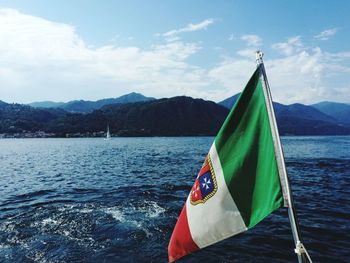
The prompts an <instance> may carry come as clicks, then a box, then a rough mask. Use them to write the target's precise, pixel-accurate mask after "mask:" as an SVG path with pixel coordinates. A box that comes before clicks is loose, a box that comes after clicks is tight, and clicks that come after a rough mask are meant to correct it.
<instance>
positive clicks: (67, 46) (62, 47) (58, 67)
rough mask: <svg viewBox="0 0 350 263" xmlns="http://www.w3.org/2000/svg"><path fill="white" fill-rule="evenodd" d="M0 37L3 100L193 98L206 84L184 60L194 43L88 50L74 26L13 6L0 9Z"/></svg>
mask: <svg viewBox="0 0 350 263" xmlns="http://www.w3.org/2000/svg"><path fill="white" fill-rule="evenodd" d="M192 28H193V29H195V28H199V27H198V26H194V27H192ZM0 39H2V40H6V41H1V42H0V61H1V65H0V85H1V89H0V99H2V100H5V101H10V102H11V101H17V102H30V101H34V100H46V99H50V100H63V101H65V100H70V99H78V98H84V99H99V98H103V97H115V96H118V95H123V94H125V93H126V92H131V91H139V92H144V93H145V94H146V95H150V96H158V97H166V96H174V95H183V94H187V95H193V96H196V94H197V92H198V91H200V90H201V87H202V86H205V85H207V83H206V82H205V81H203V79H205V74H204V72H203V70H202V69H200V68H198V67H196V66H193V65H190V64H188V63H186V61H185V60H186V59H187V58H188V57H189V56H191V55H193V54H194V53H196V52H198V50H200V48H201V47H200V46H199V45H198V44H194V43H183V42H180V41H176V42H171V43H165V44H161V45H154V46H152V47H151V48H149V49H148V50H146V49H140V48H138V47H133V46H130V47H118V46H115V45H108V46H102V47H98V48H92V47H89V46H88V45H87V44H86V43H85V42H84V41H83V40H82V39H81V37H80V36H78V35H77V33H76V31H75V28H74V27H73V26H70V25H67V24H60V23H54V22H51V21H48V20H45V19H42V18H39V17H35V16H30V15H26V14H23V13H20V12H18V11H16V10H13V9H0Z"/></svg>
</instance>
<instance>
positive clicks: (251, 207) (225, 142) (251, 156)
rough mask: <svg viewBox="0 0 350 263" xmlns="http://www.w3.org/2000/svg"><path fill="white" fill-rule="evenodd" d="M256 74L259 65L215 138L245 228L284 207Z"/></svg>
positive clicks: (227, 180)
mask: <svg viewBox="0 0 350 263" xmlns="http://www.w3.org/2000/svg"><path fill="white" fill-rule="evenodd" d="M259 76H260V71H259V68H258V69H257V70H256V71H255V73H254V74H253V76H252V77H251V79H250V80H249V82H248V84H247V86H246V87H245V89H244V91H243V92H242V94H241V96H240V97H239V99H238V101H237V103H236V105H235V107H234V108H233V109H232V110H231V112H230V114H229V115H228V117H227V119H226V120H225V122H224V124H223V126H222V127H221V129H220V131H219V133H218V135H217V137H216V139H215V146H216V149H217V152H218V155H219V159H220V163H221V166H222V168H223V172H224V177H225V182H226V184H227V186H228V189H229V191H230V193H231V195H232V198H233V200H234V201H235V203H236V205H237V208H238V209H239V211H240V213H241V215H242V217H243V220H244V222H245V224H246V226H247V227H248V228H251V227H253V226H254V225H256V224H257V223H258V222H260V221H261V220H262V219H263V218H265V217H266V216H267V215H269V214H270V213H271V212H273V211H274V210H276V209H277V208H279V207H282V206H283V196H282V190H281V185H280V181H279V175H278V168H277V162H276V157H275V151H274V145H273V139H272V135H271V128H270V123H269V117H268V113H267V108H266V104H265V97H264V92H263V86H262V82H261V80H260V78H259Z"/></svg>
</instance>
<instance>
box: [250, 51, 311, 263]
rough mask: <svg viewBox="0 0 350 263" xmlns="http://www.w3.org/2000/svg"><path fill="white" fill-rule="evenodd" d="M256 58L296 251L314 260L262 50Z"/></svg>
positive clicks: (304, 259) (300, 258) (302, 257)
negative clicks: (290, 177)
mask: <svg viewBox="0 0 350 263" xmlns="http://www.w3.org/2000/svg"><path fill="white" fill-rule="evenodd" d="M256 60H257V66H258V67H260V73H261V76H262V79H263V87H264V95H265V100H266V104H267V105H266V107H267V111H268V115H269V120H270V125H271V132H272V137H273V142H274V147H275V154H276V159H277V165H278V166H279V167H278V170H279V173H280V174H281V175H280V176H281V177H282V178H281V179H283V184H284V187H285V189H284V191H285V192H286V199H287V206H288V216H289V221H290V224H291V228H292V233H293V239H294V243H295V253H296V254H297V256H298V261H299V262H300V263H305V262H312V261H311V258H310V256H309V254H308V253H307V251H306V249H305V247H304V245H303V243H302V238H301V234H300V229H299V223H298V219H297V215H296V211H295V207H294V202H293V198H292V191H291V189H290V186H289V181H288V175H287V169H286V165H285V162H284V155H283V149H282V145H281V140H280V137H279V132H278V127H277V122H276V117H275V112H274V109H273V104H272V96H271V91H270V86H269V83H268V80H267V76H266V72H265V66H264V62H263V53H262V52H260V51H257V52H256ZM281 181H282V180H281Z"/></svg>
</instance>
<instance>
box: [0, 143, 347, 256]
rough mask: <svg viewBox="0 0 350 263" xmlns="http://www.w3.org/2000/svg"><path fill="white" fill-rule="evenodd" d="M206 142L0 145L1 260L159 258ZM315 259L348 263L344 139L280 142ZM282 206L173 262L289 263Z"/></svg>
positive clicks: (289, 242) (290, 249)
mask: <svg viewBox="0 0 350 263" xmlns="http://www.w3.org/2000/svg"><path fill="white" fill-rule="evenodd" d="M212 141H213V138H212V137H192V138H113V139H111V140H103V139H100V138H97V139H96V138H95V139H93V138H91V139H83V138H82V139H2V140H0V164H1V168H0V262H167V246H168V242H169V238H170V235H171V232H172V230H173V227H174V225H175V223H176V219H177V217H178V215H179V213H180V210H181V209H182V206H183V204H184V202H185V200H186V198H187V195H188V193H189V191H190V189H191V186H192V183H193V182H194V179H195V177H196V175H197V173H198V171H199V168H200V167H201V165H202V162H203V160H204V157H205V156H206V154H207V152H208V150H209V147H210V145H211V143H212ZM282 144H283V147H284V151H285V157H286V165H287V169H288V172H289V177H290V181H291V184H292V189H293V193H294V199H295V205H296V208H297V212H298V216H299V220H300V224H301V231H302V235H303V238H304V243H305V245H306V247H307V248H308V251H309V253H310V255H311V257H312V258H313V260H314V262H349V261H350V137H284V138H283V139H282ZM293 249H294V247H293V241H292V234H291V230H290V225H289V221H288V216H287V211H286V209H279V210H278V211H276V212H275V213H273V214H272V215H271V216H269V217H267V218H266V219H265V220H264V221H263V222H261V223H260V224H258V225H257V226H256V227H255V228H253V229H252V230H249V231H247V232H245V233H244V234H240V235H238V236H235V237H232V238H229V239H227V240H225V241H222V242H219V243H217V244H215V245H213V246H211V247H208V248H206V249H203V250H201V251H199V252H197V253H195V254H193V255H190V256H187V257H185V258H183V260H180V261H179V262H201V261H205V262H296V256H295V254H294V252H293Z"/></svg>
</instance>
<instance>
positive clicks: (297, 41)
mask: <svg viewBox="0 0 350 263" xmlns="http://www.w3.org/2000/svg"><path fill="white" fill-rule="evenodd" d="M272 48H274V49H276V50H278V51H280V52H281V53H283V54H285V55H287V56H290V55H292V54H293V53H295V52H300V51H301V50H303V44H302V42H301V36H295V37H290V38H288V40H287V42H280V43H275V44H273V45H272Z"/></svg>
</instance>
